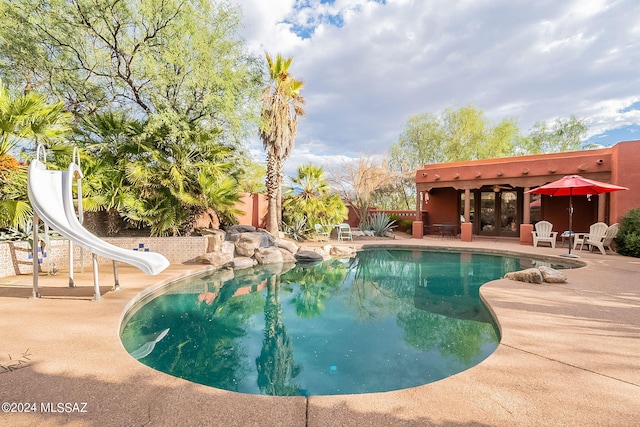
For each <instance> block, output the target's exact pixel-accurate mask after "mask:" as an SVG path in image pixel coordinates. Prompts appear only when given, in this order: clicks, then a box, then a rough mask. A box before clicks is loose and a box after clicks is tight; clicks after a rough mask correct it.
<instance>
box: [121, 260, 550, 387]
mask: <svg viewBox="0 0 640 427" xmlns="http://www.w3.org/2000/svg"><path fill="white" fill-rule="evenodd" d="M536 263H537V261H534V260H532V259H529V258H520V257H517V256H499V255H492V254H483V253H474V252H466V251H462V252H449V251H430V250H425V249H382V248H378V249H370V250H363V251H361V252H358V254H357V256H356V257H355V258H351V259H335V260H331V261H325V262H323V263H320V264H318V265H314V266H304V265H298V266H293V265H289V266H283V265H282V264H276V265H269V266H262V267H254V268H252V269H247V270H239V271H235V272H234V271H231V270H224V271H217V272H213V273H212V272H208V273H204V274H200V275H197V276H191V277H188V278H185V279H181V280H179V281H177V282H174V283H172V284H170V285H168V286H165V287H163V288H162V289H160V290H158V291H156V292H153V293H152V294H150V295H148V296H146V297H145V298H143V299H141V300H140V301H139V302H138V303H137V304H135V305H134V306H133V307H132V309H131V310H129V312H128V313H127V315H126V316H125V319H124V321H123V326H122V330H121V338H122V342H123V345H124V347H125V348H126V349H127V351H128V352H129V353H130V354H131V355H132V356H133V357H135V358H137V359H138V360H139V361H141V362H142V363H144V364H147V365H148V366H151V367H153V368H155V369H157V370H159V371H162V372H166V373H169V374H171V375H174V376H177V377H181V378H185V379H187V380H190V381H194V382H197V383H201V384H205V385H209V386H213V387H217V388H221V389H226V390H232V391H237V392H242V393H250V394H265V395H274V396H291V395H330V394H354V393H370V392H381V391H390V390H397V389H402V388H408V387H414V386H417V385H422V384H426V383H429V382H433V381H437V380H440V379H442V378H446V377H448V376H451V375H454V374H456V373H458V372H461V371H463V370H466V369H468V368H470V367H472V366H474V365H476V364H478V363H480V362H481V361H482V360H484V359H485V358H486V357H488V356H489V355H490V354H491V353H492V352H493V351H494V350H495V349H496V348H497V346H498V343H499V331H498V329H497V327H496V325H495V323H494V321H493V319H492V317H491V315H490V314H489V312H488V310H487V309H486V307H485V306H484V305H483V303H482V302H481V300H480V298H479V293H478V290H479V287H480V286H481V285H482V284H483V283H486V282H488V281H491V280H494V279H497V278H500V277H502V276H503V275H504V274H505V273H506V272H508V271H515V270H519V269H523V268H528V267H531V266H532V265H535V264H536Z"/></svg>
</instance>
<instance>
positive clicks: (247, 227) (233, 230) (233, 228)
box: [226, 224, 257, 234]
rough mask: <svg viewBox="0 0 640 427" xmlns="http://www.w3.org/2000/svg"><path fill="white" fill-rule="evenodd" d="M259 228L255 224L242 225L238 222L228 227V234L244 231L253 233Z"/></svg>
mask: <svg viewBox="0 0 640 427" xmlns="http://www.w3.org/2000/svg"><path fill="white" fill-rule="evenodd" d="M256 230H257V228H255V227H254V226H253V225H242V224H236V225H232V226H230V227H227V229H226V231H227V234H242V233H253V232H255V231H256Z"/></svg>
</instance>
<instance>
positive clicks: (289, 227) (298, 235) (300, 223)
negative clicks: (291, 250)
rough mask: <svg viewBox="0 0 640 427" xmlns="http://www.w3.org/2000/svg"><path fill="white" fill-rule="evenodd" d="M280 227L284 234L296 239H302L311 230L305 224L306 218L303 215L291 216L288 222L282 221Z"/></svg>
mask: <svg viewBox="0 0 640 427" xmlns="http://www.w3.org/2000/svg"><path fill="white" fill-rule="evenodd" d="M282 229H283V231H284V234H286V235H287V236H288V237H291V238H292V239H294V240H296V241H298V240H304V239H305V238H306V236H307V234H309V232H310V231H311V229H310V228H309V227H308V226H307V219H306V218H304V217H302V218H300V217H298V218H293V219H292V220H291V221H290V222H283V223H282Z"/></svg>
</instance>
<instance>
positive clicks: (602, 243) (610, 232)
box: [584, 223, 620, 255]
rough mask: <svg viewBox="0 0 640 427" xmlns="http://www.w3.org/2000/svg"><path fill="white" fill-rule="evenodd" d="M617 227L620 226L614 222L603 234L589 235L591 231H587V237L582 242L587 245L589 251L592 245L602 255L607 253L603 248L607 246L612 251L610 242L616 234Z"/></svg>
mask: <svg viewBox="0 0 640 427" xmlns="http://www.w3.org/2000/svg"><path fill="white" fill-rule="evenodd" d="M619 228H620V226H619V225H618V224H617V223H616V224H611V225H610V226H609V227H607V229H606V231H605V232H604V234H601V235H594V236H591V233H589V237H588V238H587V239H586V240H585V242H584V243H585V244H586V245H589V252H591V250H592V249H593V247H594V246H595V247H596V248H598V249H599V250H600V252H602V255H606V254H607V253H606V252H605V250H604V248H609V250H610V251H611V252H613V249H611V243H612V242H613V239H614V238H615V237H616V235H617V234H618V229H619Z"/></svg>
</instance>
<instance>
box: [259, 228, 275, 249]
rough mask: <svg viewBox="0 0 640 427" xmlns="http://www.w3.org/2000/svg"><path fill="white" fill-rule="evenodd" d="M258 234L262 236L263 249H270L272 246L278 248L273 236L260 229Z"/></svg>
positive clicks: (261, 244)
mask: <svg viewBox="0 0 640 427" xmlns="http://www.w3.org/2000/svg"><path fill="white" fill-rule="evenodd" d="M257 233H260V234H261V240H260V247H261V248H270V247H271V246H276V238H275V237H273V234H271V233H269V232H268V231H267V230H263V229H259V230H258V231H257Z"/></svg>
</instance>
